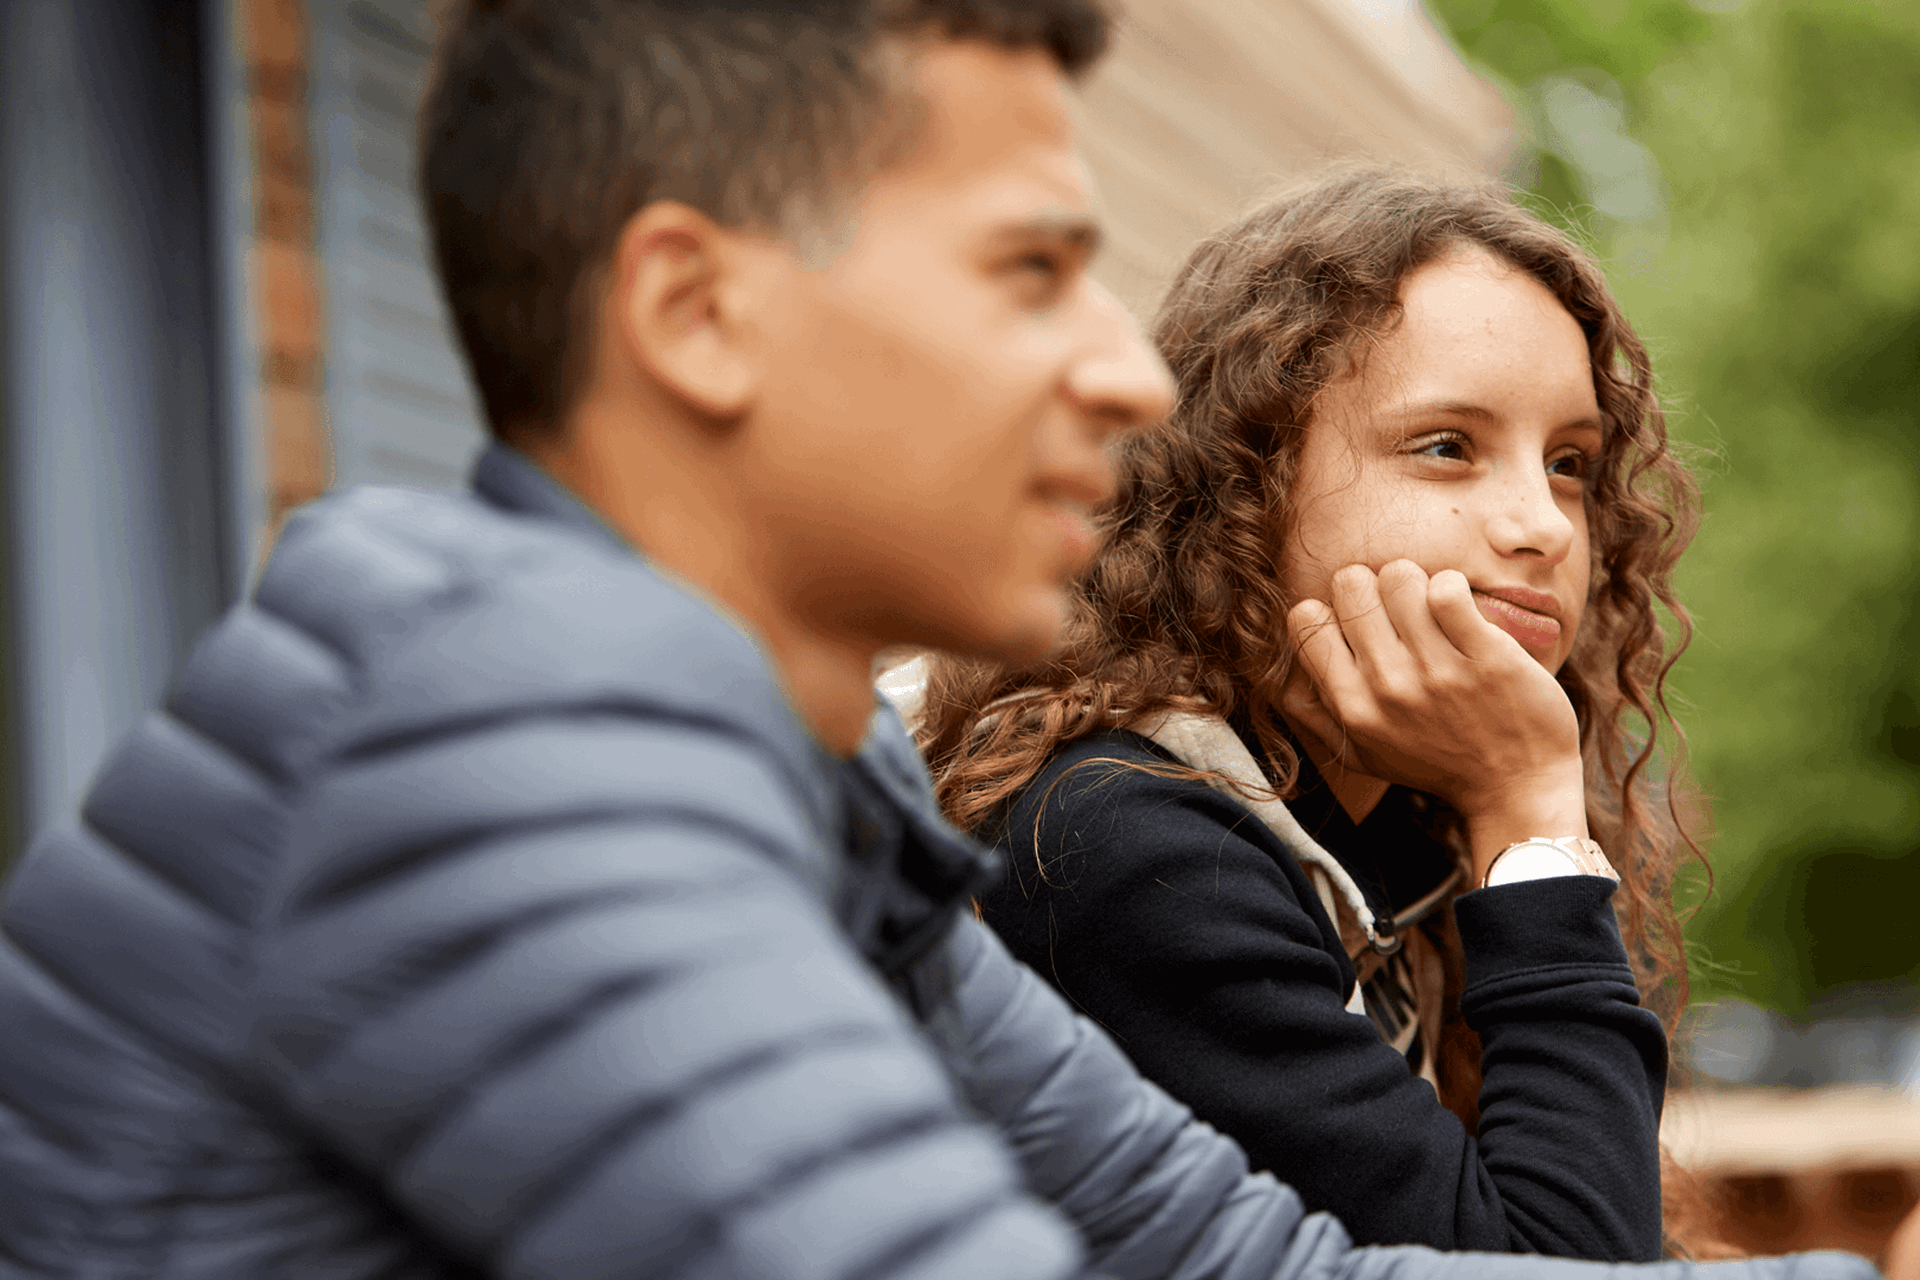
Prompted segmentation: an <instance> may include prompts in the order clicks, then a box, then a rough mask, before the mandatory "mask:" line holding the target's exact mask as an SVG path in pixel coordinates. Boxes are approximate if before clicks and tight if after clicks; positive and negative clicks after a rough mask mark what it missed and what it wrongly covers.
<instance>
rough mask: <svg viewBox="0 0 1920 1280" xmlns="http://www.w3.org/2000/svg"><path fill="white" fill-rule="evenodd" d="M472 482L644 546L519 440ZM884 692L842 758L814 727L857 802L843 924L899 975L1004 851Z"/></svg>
mask: <svg viewBox="0 0 1920 1280" xmlns="http://www.w3.org/2000/svg"><path fill="white" fill-rule="evenodd" d="M472 483H473V491H474V493H475V494H476V495H478V496H479V497H480V498H481V500H483V501H485V502H488V503H491V504H492V505H493V506H495V507H498V508H500V509H502V510H504V511H510V512H513V513H515V514H518V515H526V516H532V517H535V518H537V519H544V520H551V521H553V522H555V523H557V524H560V525H563V526H565V527H566V528H568V529H571V530H573V531H574V532H576V533H578V534H581V535H583V536H585V537H588V538H591V539H593V540H594V541H596V542H598V543H600V544H601V545H602V546H605V547H607V548H609V549H611V550H617V551H621V552H624V553H626V554H628V555H639V554H640V553H639V552H638V551H637V549H636V548H634V547H633V546H632V545H631V544H630V543H628V542H627V541H626V539H624V538H622V537H621V536H620V535H619V534H618V533H616V532H615V531H614V530H613V528H612V527H611V526H609V525H608V524H607V523H606V521H604V520H602V519H601V518H600V517H599V516H598V515H596V514H595V513H594V512H593V510H592V509H591V508H589V507H588V506H587V505H586V504H585V503H583V502H581V501H580V499H578V498H576V497H575V496H574V495H573V494H571V493H569V492H568V491H567V490H566V488H565V487H564V486H562V485H561V484H560V483H559V482H558V481H556V480H554V479H553V477H551V476H549V475H548V474H547V473H546V472H544V471H542V470H541V469H540V468H539V467H538V466H537V465H536V464H535V463H534V462H533V460H532V459H530V458H528V457H527V456H526V455H525V454H523V453H521V452H519V451H518V450H516V449H512V448H509V447H507V446H506V445H502V444H492V445H489V446H488V447H487V449H486V450H485V451H484V452H483V453H482V454H481V455H480V458H479V460H478V461H477V462H476V463H475V464H474V468H473V481H472ZM641 558H643V559H644V558H645V557H644V556H642V557H641ZM876 702H877V703H878V706H877V707H876V709H875V712H874V716H873V721H872V723H871V725H870V726H869V728H868V731H867V737H866V740H865V742H863V743H862V744H861V747H860V751H859V753H858V754H857V755H856V756H855V757H854V758H853V760H851V761H847V762H841V761H836V760H833V758H832V756H831V755H829V754H828V753H827V752H826V751H825V750H824V749H821V748H820V747H819V744H818V743H817V742H814V741H813V740H812V738H811V737H809V738H808V742H809V743H810V744H811V745H812V747H813V748H814V750H813V751H811V752H810V755H811V756H812V758H813V759H814V760H815V761H816V762H821V763H825V762H831V767H833V769H834V770H835V772H836V774H837V777H838V784H839V787H838V789H839V790H840V792H841V795H842V799H843V803H844V804H845V805H846V807H847V809H848V811H849V812H848V813H847V815H846V826H845V829H844V850H843V851H844V853H845V860H844V862H843V876H842V885H841V901H840V903H839V904H838V907H839V911H838V914H839V916H840V920H841V924H842V925H843V926H844V927H845V928H846V929H847V931H848V932H849V933H850V934H852V935H853V938H854V941H855V943H856V945H858V946H859V947H860V949H861V951H862V952H864V953H865V955H866V956H867V958H868V959H869V960H870V961H871V962H872V963H873V964H874V965H875V966H877V967H878V968H879V969H880V970H881V971H882V972H884V973H887V974H889V975H893V974H897V973H899V972H901V971H902V970H903V969H905V968H906V967H907V966H909V965H911V964H912V963H913V962H914V961H915V960H916V959H918V958H919V957H920V956H921V955H922V954H924V953H925V952H926V951H927V949H928V948H929V947H931V946H932V945H933V944H934V943H936V942H938V941H939V940H940V939H941V938H942V937H944V936H945V935H946V932H947V930H948V929H949V928H951V927H952V924H953V921H954V920H955V919H956V918H957V917H958V916H959V913H960V911H961V910H962V909H963V907H964V905H965V904H966V902H967V900H968V898H969V897H971V896H972V895H973V894H977V893H983V892H985V891H986V890H987V888H988V887H989V886H990V885H991V884H992V883H993V882H994V880H995V878H996V877H997V875H998V872H999V860H998V858H997V856H996V855H995V854H994V853H992V851H990V850H987V849H985V848H983V847H981V846H980V845H979V844H977V843H976V842H975V841H974V840H972V839H971V838H970V837H968V836H966V835H963V834H962V833H961V832H959V831H958V830H956V829H955V828H954V827H952V826H951V825H949V824H948V823H947V821H946V819H945V818H943V817H942V816H941V815H940V809H939V805H938V804H937V803H936V802H935V800H934V796H933V785H932V782H931V781H930V780H929V779H928V777H927V771H926V766H925V765H924V764H923V763H922V762H921V759H920V753H919V751H918V750H917V749H916V748H915V747H914V745H913V739H912V738H911V737H910V736H909V735H908V733H907V731H906V728H905V726H904V725H903V724H902V723H901V720H900V717H899V716H898V715H897V714H896V713H895V712H894V710H893V708H892V706H890V705H888V704H887V703H886V702H885V700H883V699H876Z"/></svg>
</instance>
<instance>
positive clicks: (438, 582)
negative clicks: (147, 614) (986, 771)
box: [0, 450, 1871, 1280]
mask: <svg viewBox="0 0 1920 1280" xmlns="http://www.w3.org/2000/svg"><path fill="white" fill-rule="evenodd" d="M476 487H477V493H476V494H475V495H469V496H464V497H432V496H426V495H421V494H412V493H403V492H395V491H386V492H383V491H361V492H357V493H353V494H349V495H346V496H344V497H340V498H336V499H331V500H328V501H327V502H325V503H323V504H321V505H320V506H318V507H316V508H314V509H312V510H310V511H308V512H307V513H306V514H304V515H302V516H300V517H299V518H298V519H296V520H295V521H294V522H293V524H292V525H291V526H290V527H289V529H288V530H287V533H286V535H285V537H284V538H283V540H282V543H281V545H280V547H279V549H278V550H277V551H276V553H275V555H274V558H273V562H272V564H271V565H270V566H269V568H268V570H267V572H266V574H265V576H264V577H263V578H262V580H261V582H260V585H259V587H258V589H257V591H256V593H255V596H254V598H253V600H252V601H250V602H249V603H247V604H245V605H243V606H241V607H240V608H238V609H236V610H235V611H234V612H233V613H232V614H231V615H230V616H229V617H228V618H227V619H226V620H225V621H224V622H223V623H222V624H221V625H220V626H219V627H218V628H217V629H216V630H215V631H214V632H213V633H212V634H211V635H210V636H209V637H208V638H207V639H206V640H205V641H204V642H203V643H202V644H201V645H200V646H199V648H198V649H197V650H196V651H195V653H194V655H193V657H192V658H191V660H190V661H189V662H188V663H187V665H186V667H185V668H184V670H183V671H182V673H181V675H180V677H179V680H178V682H177V684H176V686H175V687H174V689H173V691H172V693H171V695H170V697H169V699H168V701H167V704H166V706H165V708H164V710H162V711H160V712H158V713H156V714H155V715H154V716H153V717H151V718H150V719H149V720H148V721H147V722H146V723H145V724H144V725H143V726H142V727H141V728H140V729H139V730H138V731H137V732H136V733H135V734H134V735H133V736H132V738H131V739H130V741H129V742H128V743H127V744H126V745H125V746H124V747H123V748H122V750H121V751H120V752H119V753H118V754H117V755H116V756H115V757H114V759H113V760H112V761H111V762H110V763H109V765H108V766H107V768H106V769H105V771H104V773H103V775H102V776H101V778H100V779H99V781H98V782H97V784H96V785H95V787H94V789H93V791H92V793H91V794H90V796H89V798H88V800H87V802H86V805H85V808H84V811H83V814H82V820H81V821H80V823H78V824H77V825H74V826H71V827H68V828H66V829H63V830H59V831H57V832H54V833H52V834H50V835H48V836H47V837H46V838H44V839H42V840H41V841H39V842H38V843H37V844H36V845H35V847H34V848H33V849H32V850H31V852H30V853H29V854H28V855H27V856H26V857H25V858H24V859H23V861H22V862H21V864H20V865H19V866H18V868H17V869H16V871H15V873H14V875H13V877H12V881H11V884H10V886H9V888H8V893H7V898H6V903H5V909H4V918H3V923H4V930H5V939H6V943H5V946H4V947H3V948H0V1027H4V1028H5V1036H4V1041H3V1042H0V1276H5V1277H26V1276H62V1277H83V1276H84V1277H98V1278H101V1280H106V1278H109V1277H112V1278H122V1277H124V1278H126V1280H134V1278H138V1280H165V1278H173V1277H179V1278H185V1277H193V1278H194V1280H223V1278H226V1277H235V1278H237V1277H248V1278H249V1280H272V1278H275V1277H302V1278H305V1277H316V1278H317V1277H329V1278H338V1280H360V1278H367V1280H372V1278H373V1277H389V1278H397V1277H452V1276H482V1275H484V1276H500V1277H527V1278H532V1277H553V1278H554V1280H562V1278H564V1280H597V1278H600V1277H609V1278H611V1277H642V1276H645V1277H687V1278H689V1280H692V1278H695V1277H698V1278H700V1280H728V1278H733V1277H743V1278H744V1277H756V1278H757V1277H767V1278H769V1280H771V1278H773V1277H806V1278H808V1280H836V1278H841V1277H844V1278H846V1280H891V1278H893V1277H903V1278H904V1277H909V1276H911V1277H915V1278H916V1280H919V1278H924V1280H936V1278H944V1277H952V1278H953V1280H983V1278H989V1277H992V1278H999V1277H1006V1278H1013V1277H1035V1278H1036V1280H1038V1278H1041V1277H1061V1276H1068V1275H1073V1274H1078V1273H1082V1272H1083V1271H1084V1269H1086V1268H1096V1269H1098V1270H1099V1271H1101V1272H1102V1273H1103V1274H1106V1275H1109V1276H1112V1277H1116V1278H1118V1277H1143V1278H1144V1277H1181V1278H1188V1277H1191V1278H1194V1280H1198V1278H1200V1277H1223V1278H1224V1277H1250V1278H1251V1277H1259V1278H1261V1280H1266V1278H1268V1277H1283V1276H1287V1277H1291V1276H1301V1277H1306V1276H1418V1277H1440V1276H1455V1275H1458V1276H1463V1277H1464V1276H1516V1277H1517V1276H1521V1275H1525V1276H1530V1277H1531V1276H1547V1277H1555V1276H1561V1275H1564V1276H1567V1277H1574V1276H1589V1275H1597V1274H1599V1273H1601V1272H1602V1271H1607V1270H1610V1269H1607V1268H1600V1267H1586V1266H1583V1265H1581V1264H1573V1263H1564V1262H1548V1261H1545V1260H1541V1259H1534V1258H1503V1259H1495V1258H1487V1257H1478V1258H1476V1257H1470V1256H1465V1255H1457V1256H1446V1255H1439V1254H1434V1253H1430V1252H1427V1251H1424V1250H1417V1249H1405V1250H1367V1251H1360V1252H1354V1251H1352V1250H1350V1249H1349V1248H1348V1246H1347V1240H1346V1237H1345V1235H1344V1233H1343V1232H1342V1231H1341V1229H1340V1227H1339V1225H1338V1224H1337V1223H1335V1222H1333V1221H1331V1220H1329V1219H1326V1218H1324V1217H1308V1216H1306V1215H1304V1214H1303V1213H1302V1210H1301V1208H1300V1204H1299V1201H1298V1199H1297V1198H1296V1197H1295V1196H1294V1195H1293V1194H1292V1193H1291V1192H1290V1191H1288V1190H1287V1189H1286V1188H1284V1187H1281V1186H1279V1185H1277V1184H1276V1183H1274V1182H1273V1180H1272V1179H1271V1178H1268V1177H1264V1176H1249V1175H1248V1174H1247V1171H1246V1165H1245V1162H1244V1160H1243V1158H1242V1157H1241V1155H1240V1153H1239V1151H1238V1149H1237V1148H1235V1147H1234V1146H1233V1145H1232V1144H1231V1143H1229V1142H1227V1141H1226V1140H1225V1139H1223V1138H1221V1137H1219V1136H1218V1135H1216V1134H1215V1133H1213V1132H1212V1131H1211V1130H1209V1129H1207V1128H1205V1127H1204V1126H1202V1125H1199V1124H1197V1123H1195V1122H1193V1121H1192V1120H1191V1118H1190V1117H1189V1116H1188V1114H1187V1113H1186V1112H1185V1111H1184V1110H1183V1109H1181V1108H1180V1107H1179V1106H1178V1105H1176V1104H1175V1103H1173V1102H1172V1101H1171V1100H1169V1099H1168V1098H1167V1097H1166V1096H1165V1095H1164V1094H1162V1093H1160V1092H1159V1091H1158V1090H1157V1089H1155V1088H1153V1087H1152V1086H1150V1085H1148V1084H1146V1083H1144V1082H1142V1081H1141V1079H1140V1078H1139V1077H1138V1076H1137V1075H1136V1074H1135V1073H1134V1071H1133V1069H1132V1068H1131V1067H1130V1066H1129V1064H1128V1063H1127V1061H1126V1060H1125V1058H1124V1057H1123V1056H1122V1055H1121V1054H1120V1053H1119V1052H1118V1050H1116V1049H1115V1048H1114V1047H1113V1045H1112V1044H1111V1043H1109V1042H1108V1041H1107V1039H1106V1038H1105V1037H1104V1036H1103V1035H1102V1034H1101V1033H1100V1032H1099V1031H1097V1030H1096V1029H1094V1028H1093V1027H1092V1026H1091V1025H1089V1024H1088V1023H1086V1022H1084V1021H1081V1020H1079V1019H1077V1018H1075V1017H1074V1016H1073V1015H1072V1014H1071V1013H1070V1012H1069V1011H1068V1010H1067V1009H1066V1008H1065V1007H1064V1006H1063V1005H1062V1004H1061V1002H1060V1001H1059V1000H1058V999H1057V998H1056V997H1055V996H1054V995H1052V994H1051V992H1050V991H1049V990H1048V989H1047V988H1046V987H1045V985H1044V984H1043V983H1041V982H1039V981H1038V980H1037V979H1036V978H1035V977H1034V976H1033V975H1032V974H1030V973H1029V972H1027V971H1026V970H1024V969H1022V968H1020V967H1019V966H1017V965H1016V964H1014V963H1013V962H1012V961H1011V960H1010V959H1009V958H1008V957H1007V955H1006V954H1005V953H1004V952H1003V951H1002V950H1001V949H1000V947H999V945H998V944H997V943H996V942H995V941H994V940H993V938H992V937H991V936H990V935H989V934H988V933H987V931H986V930H985V929H984V928H983V927H981V926H980V925H978V924H977V923H975V922H974V921H973V920H972V919H971V918H970V917H968V916H966V915H965V914H964V913H963V912H962V911H960V910H959V909H958V908H959V906H960V904H961V903H963V902H964V899H965V897H966V895H967V893H968V892H969V891H970V890H971V889H972V888H973V887H974V886H976V885H977V884H978V883H979V877H980V876H981V874H982V872H983V869H984V868H985V865H986V864H985V862H984V856H985V855H983V854H982V853H980V851H978V850H977V848H976V847H975V846H973V845H972V844H971V843H970V842H968V841H966V840H965V839H964V838H962V837H960V836H958V835H957V834H956V833H954V832H953V831H952V830H951V829H950V828H947V827H946V826H945V825H944V824H943V823H941V822H940V820H939V819H938V817H937V815H936V814H935V812H934V810H933V808H932V804H931V799H930V796H929V794H928V789H927V785H926V779H925V776H924V774H923V773H922V772H921V770H920V768H919V765H918V762H917V759H916V758H915V757H914V756H913V755H912V752H911V748H910V746H909V744H908V742H907V740H906V738H905V737H904V735H903V733H902V732H901V730H900V728H899V725H898V723H897V721H895V720H894V719H893V718H892V716H891V713H890V712H888V713H885V714H884V715H883V716H882V717H881V718H878V719H877V720H876V726H875V732H874V735H873V740H872V742H871V743H870V744H869V746H868V747H867V749H866V751H865V752H864V753H863V755H862V757H861V758H860V760H858V761H856V762H855V763H853V764H852V765H843V764H841V763H840V762H838V761H836V760H834V759H832V758H831V757H829V756H828V755H827V754H825V753H824V752H823V751H822V750H821V749H820V748H819V747H818V746H817V745H816V744H815V743H814V741H813V740H812V739H811V738H810V737H809V736H808V735H807V734H806V732H805V731H804V730H803V729H802V727H801V726H800V725H799V723H798V722H797V721H796V720H795V719H794V717H793V716H792V714H791V713H790V712H789V710H788V708H787V706H786V704H785V703H784V701H783V699H782V697H781V694H780V692H779V689H778V687H777V685H776V683H775V681H774V679H773V678H772V676H771V674H770V673H769V670H768V668H767V665H766V664H765V662H764V661H763V660H762V658H761V657H760V655H759V654H758V653H757V651H756V650H755V648H754V646H753V645H752V643H751V642H750V641H749V640H748V639H747V638H746V637H745V636H743V635H742V634H741V633H740V632H739V631H738V630H737V629H736V628H734V627H732V626H730V625H728V624H727V623H726V622H725V621H724V620H723V619H722V618H721V617H720V616H719V615H718V614H717V613H716V612H715V611H714V610H713V609H712V608H710V607H709V606H707V605H705V604H703V603H701V602H700V601H699V600H697V599H695V598H694V597H693V596H692V595H690V594H689V593H687V592H686V591H685V590H683V589H681V588H679V587H676V586H674V585H672V584H670V583H669V582H668V581H667V580H665V579H664V578H663V577H661V576H660V575H659V574H657V573H655V572H654V571H653V570H651V569H650V568H649V567H648V566H647V565H646V564H645V563H644V562H643V561H641V560H640V559H639V558H637V557H636V556H634V555H633V554H632V553H631V552H630V551H629V550H628V549H627V548H625V547H624V546H623V545H621V543H620V542H619V540H618V539H617V538H615V537H614V536H613V535H611V534H610V533H609V532H608V531H607V530H606V529H604V528H603V527H601V526H600V525H598V523H597V522H596V521H595V520H594V519H593V517H592V516H591V515H589V514H588V513H587V512H586V511H585V510H584V509H583V508H581V507H579V506H578V505H577V504H576V503H574V502H573V501H572V500H571V499H570V498H568V497H567V496H566V495H565V494H563V493H562V492H561V491H559V490H558V489H557V488H556V487H555V486H553V485H552V484H551V483H550V482H548V481H547V480H546V479H545V478H544V477H543V476H541V475H540V474H539V473H538V472H536V471H534V470H533V469H532V468H531V466H530V465H529V464H527V463H526V462H525V461H524V460H521V459H519V458H517V457H515V456H513V455H510V454H507V453H504V452H502V451H497V450H496V451H494V452H493V453H491V454H489V455H488V457H487V458H486V459H485V460H484V461H483V463H482V465H481V467H480V469H479V472H478V474H477V476H476ZM1662 1273H1663V1274H1674V1275H1678V1274H1680V1272H1679V1271H1677V1270H1673V1269H1670V1268H1669V1269H1662ZM1724 1274H1725V1275H1727V1276H1729V1277H1736V1276H1737V1277H1740V1278H1741V1280H1761V1278H1762V1277H1786V1276H1799V1277H1805V1278H1807V1280H1813V1278H1814V1277H1822V1278H1824V1277H1834V1278H1836V1280H1838V1278H1839V1277H1842V1276H1864V1275H1870V1274H1871V1271H1870V1269H1869V1268H1867V1267H1866V1266H1865V1265H1864V1264H1860V1263H1858V1262H1850V1261H1848V1260H1845V1259H1841V1258H1838V1257H1835V1256H1828V1257H1825V1258H1818V1257H1814V1258H1807V1259H1802V1260H1799V1261H1798V1262H1795V1263H1787V1264H1782V1263H1775V1264H1764V1265H1762V1264H1754V1265H1751V1266H1746V1267H1736V1268H1733V1269H1732V1270H1729V1271H1726V1272H1725V1273H1724Z"/></svg>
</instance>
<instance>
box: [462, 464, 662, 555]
mask: <svg viewBox="0 0 1920 1280" xmlns="http://www.w3.org/2000/svg"><path fill="white" fill-rule="evenodd" d="M472 484H473V491H474V492H475V493H476V494H478V495H479V496H480V497H481V499H482V500H484V501H486V502H489V503H492V504H493V505H494V506H496V507H499V508H500V509H502V510H503V511H511V512H514V513H515V514H517V515H528V516H538V517H540V518H542V519H546V520H552V521H554V522H555V523H557V524H562V525H565V526H566V527H567V528H569V529H572V530H573V531H574V532H575V533H579V534H584V535H585V536H587V537H589V538H592V539H593V540H594V541H596V542H599V543H600V544H601V545H602V546H605V547H607V548H608V549H610V550H614V551H624V552H626V553H627V554H628V555H633V554H635V552H634V548H633V545H632V544H631V543H629V542H628V541H627V540H626V539H625V538H623V537H621V536H620V535H619V534H618V533H615V532H614V530H613V526H612V525H609V524H608V523H607V522H606V521H605V520H602V519H601V518H600V517H599V515H597V514H596V513H595V512H594V510H593V509H592V508H591V507H589V506H587V504H586V503H584V502H582V501H580V499H578V498H576V497H574V496H573V495H572V494H571V493H569V492H567V490H566V487H565V486H564V485H562V484H561V483H560V482H559V481H558V480H555V479H554V478H553V477H552V476H550V475H548V474H547V473H546V472H544V471H542V470H541V469H540V468H539V466H538V465H536V464H535V463H534V461H533V459H531V458H529V457H528V456H527V455H526V454H524V453H521V452H520V451H519V450H518V449H513V448H510V447H508V446H507V445H504V444H499V443H494V444H490V445H488V446H487V447H486V449H485V451H483V452H482V453H481V454H480V458H479V460H478V461H477V462H475V463H474V464H473V478H472Z"/></svg>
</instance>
